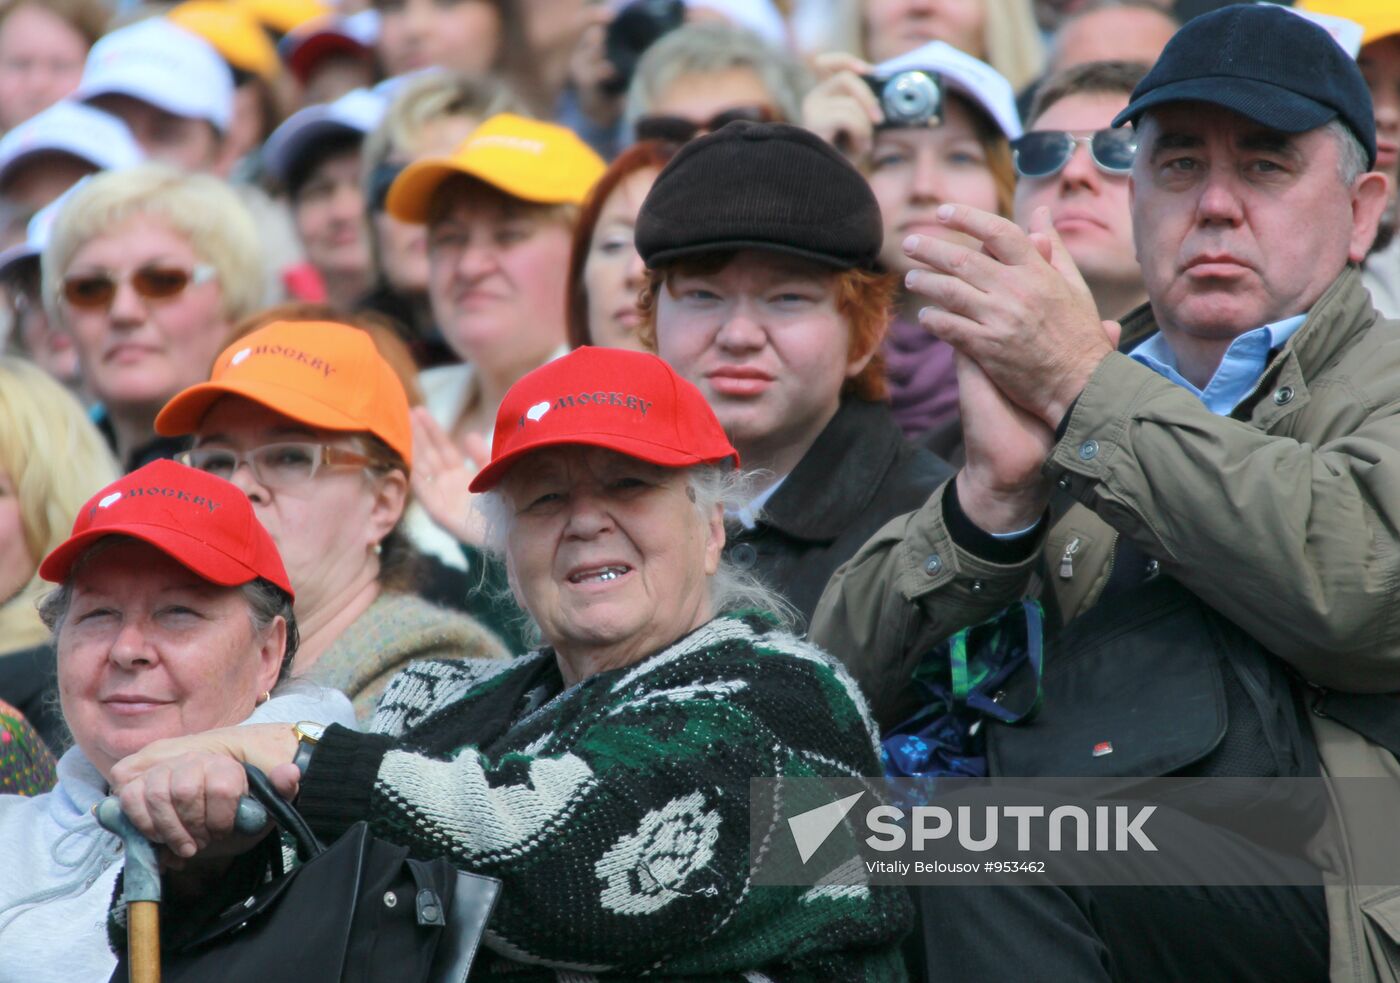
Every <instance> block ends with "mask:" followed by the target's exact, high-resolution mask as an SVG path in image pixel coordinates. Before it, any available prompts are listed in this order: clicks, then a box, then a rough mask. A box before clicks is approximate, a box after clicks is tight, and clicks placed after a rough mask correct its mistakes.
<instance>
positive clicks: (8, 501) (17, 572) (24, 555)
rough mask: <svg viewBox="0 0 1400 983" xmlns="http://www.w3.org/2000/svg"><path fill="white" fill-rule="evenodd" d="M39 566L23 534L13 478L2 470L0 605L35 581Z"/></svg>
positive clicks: (22, 524)
mask: <svg viewBox="0 0 1400 983" xmlns="http://www.w3.org/2000/svg"><path fill="white" fill-rule="evenodd" d="M38 566H39V563H38V561H37V560H35V559H34V555H33V554H32V553H30V552H29V541H28V537H26V536H25V534H24V520H23V517H22V516H21V515H20V509H19V495H18V494H17V490H16V488H15V482H14V479H13V478H11V477H10V475H9V474H8V473H7V472H6V471H5V470H4V469H3V468H0V605H3V604H4V603H5V602H6V601H8V600H9V599H10V598H12V597H14V596H15V595H16V594H18V593H19V592H20V591H21V590H23V589H24V585H25V584H27V583H29V581H31V580H32V579H34V571H35V570H36V569H37V568H38Z"/></svg>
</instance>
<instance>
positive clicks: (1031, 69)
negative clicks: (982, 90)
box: [982, 0, 1045, 92]
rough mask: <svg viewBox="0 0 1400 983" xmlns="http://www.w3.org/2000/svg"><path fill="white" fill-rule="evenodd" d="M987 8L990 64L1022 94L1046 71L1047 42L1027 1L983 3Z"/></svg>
mask: <svg viewBox="0 0 1400 983" xmlns="http://www.w3.org/2000/svg"><path fill="white" fill-rule="evenodd" d="M982 2H983V5H984V6H985V8H986V16H987V20H986V24H987V27H986V33H985V34H984V35H983V38H982V43H983V44H985V45H986V46H987V58H986V62H987V64H988V65H991V66H992V67H993V68H995V69H996V70H997V71H998V72H1001V74H1002V75H1004V76H1005V77H1006V80H1007V81H1008V82H1010V83H1011V88H1013V89H1015V90H1016V91H1017V92H1020V91H1021V90H1022V89H1024V88H1025V87H1026V86H1028V85H1030V84H1031V83H1032V82H1034V81H1035V80H1036V79H1038V78H1040V76H1041V74H1042V73H1043V72H1044V71H1045V42H1044V41H1042V40H1041V38H1040V29H1039V28H1038V27H1037V26H1036V23H1035V14H1034V13H1033V12H1032V11H1031V5H1030V3H1028V2H1027V0H982Z"/></svg>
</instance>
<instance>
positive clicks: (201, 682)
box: [58, 539, 286, 776]
mask: <svg viewBox="0 0 1400 983" xmlns="http://www.w3.org/2000/svg"><path fill="white" fill-rule="evenodd" d="M72 585H73V599H72V604H71V606H70V607H69V610H68V616H67V618H66V619H65V621H64V623H63V625H62V626H61V628H60V631H59V633H58V689H59V695H60V698H61V701H62V704H63V718H64V720H65V721H66V722H67V723H68V726H69V728H70V729H71V730H72V731H73V738H74V740H75V741H76V743H77V745H78V747H80V748H81V749H82V751H83V753H84V754H85V755H87V757H88V759H89V760H90V761H91V762H92V763H93V764H94V765H95V766H96V767H97V769H98V771H100V772H101V773H102V774H103V775H104V776H105V775H107V774H109V773H110V771H111V768H112V765H114V764H116V762H118V761H120V760H121V759H122V758H124V757H126V756H127V755H129V754H132V753H133V752H135V751H139V750H140V749H141V748H143V747H145V746H146V745H147V744H149V743H151V742H152V741H155V740H160V739H162V738H166V737H180V736H182V735H185V734H193V733H197V732H198V731H203V730H209V729H211V728H214V727H225V726H230V725H232V724H236V723H238V722H240V721H242V720H243V719H244V718H245V717H247V716H248V714H250V713H252V711H253V707H254V706H255V705H256V703H257V700H258V697H259V696H260V695H261V694H262V693H263V692H265V691H267V690H270V689H271V688H272V686H273V685H274V684H275V683H276V681H277V674H278V670H279V668H280V666H281V662H282V651H283V646H284V644H285V641H286V633H285V629H278V628H275V627H274V628H272V629H269V630H268V631H267V632H266V633H259V632H257V631H256V630H255V629H254V627H253V622H252V618H251V616H250V612H249V609H248V602H247V601H246V600H245V599H244V597H243V594H242V592H241V591H239V589H238V588H236V587H220V586H217V585H215V584H211V583H210V582H209V581H207V580H204V579H203V578H202V577H199V576H198V575H196V574H195V573H193V572H191V571H190V570H188V569H186V568H185V567H183V566H181V565H180V564H179V563H177V562H175V561H174V560H172V559H171V558H170V557H169V556H167V555H166V554H165V553H162V552H161V551H160V550H157V549H156V548H155V547H153V546H149V545H147V544H146V543H142V542H139V541H136V540H131V539H122V540H121V541H119V542H117V543H115V544H113V545H111V546H109V547H106V548H104V549H102V550H101V552H99V553H98V554H96V555H95V556H93V557H92V559H91V560H90V561H88V562H87V563H85V564H82V565H81V566H80V567H79V568H78V570H77V572H76V573H75V574H74V575H73V581H72Z"/></svg>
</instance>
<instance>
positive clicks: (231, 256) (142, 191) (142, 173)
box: [41, 164, 267, 323]
mask: <svg viewBox="0 0 1400 983" xmlns="http://www.w3.org/2000/svg"><path fill="white" fill-rule="evenodd" d="M137 215H142V216H150V217H153V218H158V219H159V220H160V221H162V222H164V223H165V224H166V225H168V226H170V228H171V229H172V230H174V231H175V232H177V233H179V234H180V235H182V236H184V238H185V239H187V240H188V241H189V244H190V248H192V249H193V250H194V252H195V254H196V255H197V256H199V258H200V259H201V260H203V261H204V262H206V263H209V264H210V265H211V266H213V267H214V269H215V270H216V271H217V272H218V284H219V296H220V299H221V302H222V305H223V313H224V317H225V318H227V319H228V320H229V321H230V322H233V321H238V320H241V319H243V318H245V317H247V316H248V315H249V314H252V313H253V312H254V311H256V310H257V309H258V308H260V307H261V306H262V305H263V299H264V294H265V291H266V284H267V278H266V271H265V269H264V262H263V248H262V244H261V243H260V241H259V239H258V230H257V226H256V224H255V223H254V222H253V216H252V215H251V214H250V213H249V212H248V209H247V206H245V205H244V204H243V203H242V202H241V201H240V200H239V199H238V195H237V194H236V193H235V192H234V191H233V189H232V188H230V187H229V186H228V185H227V184H225V183H224V182H223V181H221V180H220V179H219V178H216V177H213V176H211V175H208V174H186V173H184V172H182V171H178V170H176V169H175V168H173V167H170V166H168V165H166V164H142V165H140V166H138V167H132V168H129V169H126V170H121V171H106V172H104V173H101V174H97V175H95V176H93V177H92V178H89V179H88V180H87V182H86V183H85V184H83V185H81V186H80V187H78V188H77V189H76V190H75V191H74V192H73V197H72V198H71V199H69V200H68V201H67V202H66V203H65V204H64V206H63V208H62V210H61V211H60V212H59V214H58V218H57V219H56V220H55V221H54V225H53V231H52V233H51V234H50V237H49V244H48V246H47V247H45V249H44V254H43V257H42V260H41V265H42V268H43V282H44V305H45V307H46V308H47V309H48V311H49V315H50V317H53V318H54V319H55V320H56V321H58V323H62V320H63V314H62V308H61V306H60V305H59V303H58V288H59V283H60V282H61V281H62V279H63V274H64V273H65V272H67V269H68V264H69V263H71V262H72V261H73V256H74V254H76V253H77V251H78V250H79V249H81V248H82V247H83V245H84V244H85V243H87V241H88V240H89V239H93V238H95V237H96V236H99V235H102V234H104V233H106V232H109V231H111V230H113V229H114V228H116V227H117V226H119V225H121V224H122V223H123V222H125V221H127V220H128V219H130V218H132V217H134V216H137Z"/></svg>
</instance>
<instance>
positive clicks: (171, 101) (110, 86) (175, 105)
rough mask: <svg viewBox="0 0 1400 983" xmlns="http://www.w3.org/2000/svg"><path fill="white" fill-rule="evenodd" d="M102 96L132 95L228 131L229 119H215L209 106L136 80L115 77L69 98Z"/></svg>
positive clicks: (85, 100)
mask: <svg viewBox="0 0 1400 983" xmlns="http://www.w3.org/2000/svg"><path fill="white" fill-rule="evenodd" d="M102 96H130V97H131V98H132V99H138V100H140V101H141V102H145V103H150V104H151V105H152V106H155V107H156V108H157V109H162V110H164V111H165V112H167V113H170V114H171V115H172V116H183V117H184V118H186V119H202V120H204V121H206V122H207V123H209V124H210V125H211V126H213V127H214V128H215V129H217V130H218V131H219V132H220V133H226V132H228V125H229V120H227V119H215V118H214V117H213V116H211V115H210V114H209V111H208V107H207V106H203V105H193V104H190V103H186V102H183V101H181V100H180V99H177V98H174V97H173V96H172V95H171V93H170V92H169V91H168V90H166V89H164V88H161V87H159V86H150V85H141V84H138V83H135V82H121V81H118V80H116V79H113V80H111V81H108V82H101V83H99V84H97V85H94V86H92V87H91V88H86V89H79V90H78V91H77V92H75V93H73V95H72V96H70V97H69V98H71V99H76V100H77V101H79V102H91V101H92V100H93V99H98V98H100V97H102Z"/></svg>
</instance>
